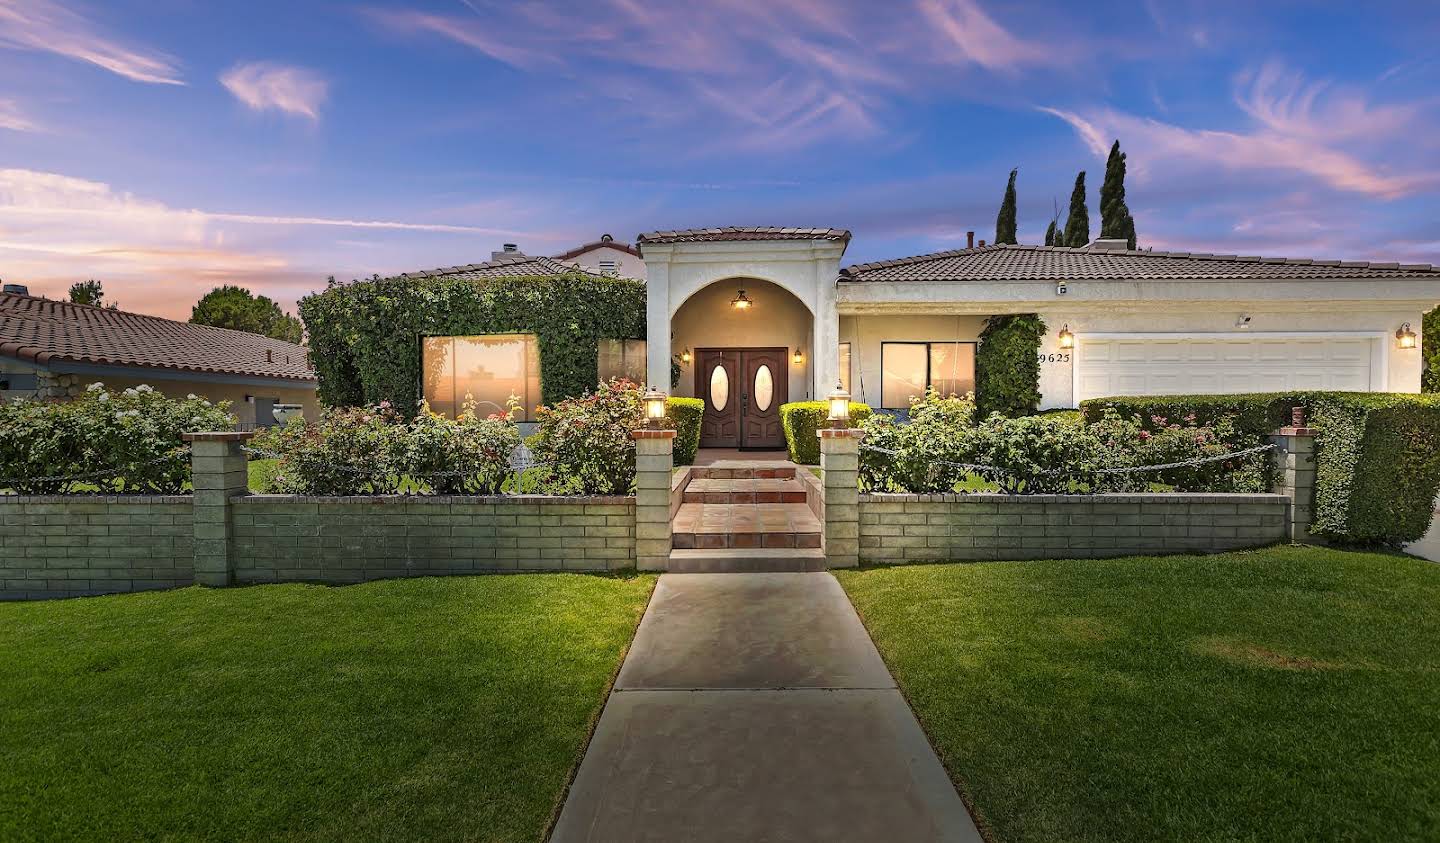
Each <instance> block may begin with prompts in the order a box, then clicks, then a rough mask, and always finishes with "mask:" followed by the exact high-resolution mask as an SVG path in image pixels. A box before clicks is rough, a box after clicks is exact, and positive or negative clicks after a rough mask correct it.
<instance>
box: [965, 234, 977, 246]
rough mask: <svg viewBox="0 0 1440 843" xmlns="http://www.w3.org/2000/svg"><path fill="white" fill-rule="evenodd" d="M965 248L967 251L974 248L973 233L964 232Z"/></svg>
mask: <svg viewBox="0 0 1440 843" xmlns="http://www.w3.org/2000/svg"><path fill="white" fill-rule="evenodd" d="M965 248H967V249H973V248H975V232H973V231H967V232H965Z"/></svg>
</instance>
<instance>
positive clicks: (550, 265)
mask: <svg viewBox="0 0 1440 843" xmlns="http://www.w3.org/2000/svg"><path fill="white" fill-rule="evenodd" d="M577 274H579V275H595V273H593V272H589V271H587V270H584V269H580V268H578V267H574V266H571V265H570V264H568V263H561V262H560V261H558V260H556V259H555V258H547V257H543V256H531V255H520V254H517V255H513V256H511V255H507V256H505V257H503V258H497V259H495V260H492V261H486V262H485V263H472V264H466V265H465V266H449V267H441V268H440V269H429V270H424V271H420V272H402V273H400V274H399V275H397V276H395V277H396V278H457V279H473V280H484V279H486V278H525V277H531V278H535V277H542V276H547V275H577ZM597 277H598V276H597Z"/></svg>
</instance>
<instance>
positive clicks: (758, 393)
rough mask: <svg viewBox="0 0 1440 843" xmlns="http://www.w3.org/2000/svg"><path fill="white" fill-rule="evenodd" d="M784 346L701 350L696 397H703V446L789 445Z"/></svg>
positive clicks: (701, 436) (701, 434)
mask: <svg viewBox="0 0 1440 843" xmlns="http://www.w3.org/2000/svg"><path fill="white" fill-rule="evenodd" d="M786 351H787V349H784V348H702V349H699V350H698V351H697V354H696V360H697V362H698V363H699V365H698V366H696V367H695V394H696V395H697V396H700V397H702V398H704V399H705V416H704V419H703V420H702V422H701V425H700V447H702V448H744V449H754V450H769V449H776V448H783V447H785V429H784V428H783V427H782V426H781V424H780V405H781V404H784V403H785V402H786V401H787V400H789V392H790V370H789V368H788V367H787V366H786V364H785V353H786Z"/></svg>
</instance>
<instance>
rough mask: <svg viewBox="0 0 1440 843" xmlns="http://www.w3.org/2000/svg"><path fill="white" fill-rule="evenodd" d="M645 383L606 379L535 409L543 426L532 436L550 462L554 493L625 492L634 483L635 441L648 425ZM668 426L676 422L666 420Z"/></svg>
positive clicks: (548, 485)
mask: <svg viewBox="0 0 1440 843" xmlns="http://www.w3.org/2000/svg"><path fill="white" fill-rule="evenodd" d="M640 396H641V392H640V388H639V387H638V386H636V385H635V384H633V383H631V382H630V381H628V380H623V379H613V380H610V381H608V382H605V383H601V384H600V385H599V386H597V387H596V389H595V391H594V392H592V393H590V394H588V395H582V396H581V397H579V398H567V399H565V400H564V401H557V402H556V403H555V404H553V405H551V406H549V407H541V408H540V409H539V410H537V411H536V415H535V420H536V422H538V430H537V431H536V433H535V435H534V436H533V437H531V439H530V447H531V448H532V449H533V451H534V453H535V459H536V460H537V461H539V462H541V463H544V464H545V472H544V476H545V478H546V480H545V489H546V491H548V492H550V493H551V494H584V495H626V494H629V493H630V490H631V489H632V488H633V487H634V485H635V440H634V439H632V438H631V437H630V432H631V431H633V430H637V429H639V428H641V427H643V426H644V421H645V411H644V406H643V402H642V401H641V397H640ZM662 423H663V425H664V426H665V427H667V428H668V427H673V426H674V422H673V421H672V420H670V419H668V418H667V419H664V420H663V422H662Z"/></svg>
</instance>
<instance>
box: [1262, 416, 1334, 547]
mask: <svg viewBox="0 0 1440 843" xmlns="http://www.w3.org/2000/svg"><path fill="white" fill-rule="evenodd" d="M1294 420H1295V422H1296V424H1293V425H1291V426H1290V427H1282V428H1280V429H1279V430H1277V431H1275V433H1273V434H1271V436H1270V442H1271V443H1273V444H1274V445H1275V450H1274V452H1273V453H1274V460H1275V491H1276V492H1278V493H1280V494H1282V495H1285V496H1286V497H1288V498H1290V506H1289V508H1288V512H1289V514H1288V516H1287V521H1286V524H1285V538H1286V539H1288V540H1290V541H1292V542H1301V543H1304V544H1321V543H1323V542H1322V540H1321V539H1320V538H1319V537H1318V536H1313V535H1311V534H1310V524H1311V522H1312V521H1313V520H1314V516H1313V511H1314V506H1315V432H1316V431H1315V428H1313V427H1305V426H1304V425H1303V421H1304V420H1303V418H1302V417H1301V416H1300V414H1299V410H1298V408H1297V410H1296V416H1295V419H1294Z"/></svg>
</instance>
